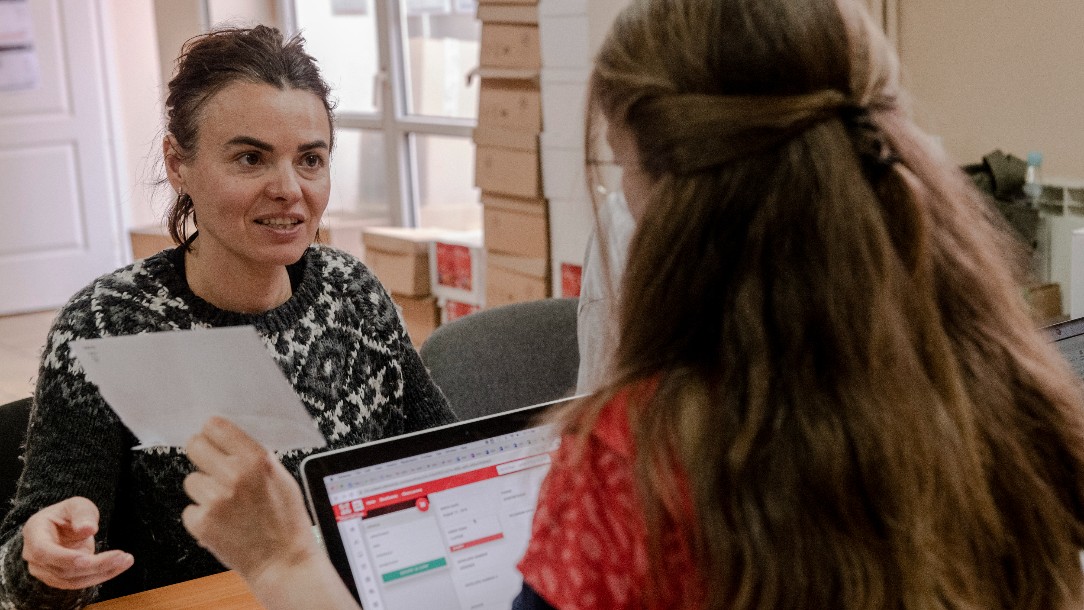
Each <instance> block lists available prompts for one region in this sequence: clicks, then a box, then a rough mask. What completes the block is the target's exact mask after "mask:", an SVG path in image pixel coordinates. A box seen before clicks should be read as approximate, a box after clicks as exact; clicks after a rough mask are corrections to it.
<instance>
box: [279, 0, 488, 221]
mask: <svg viewBox="0 0 1084 610" xmlns="http://www.w3.org/2000/svg"><path fill="white" fill-rule="evenodd" d="M280 2H281V4H280V6H282V8H283V14H284V16H285V19H284V21H285V22H286V23H287V27H288V28H291V29H292V31H295V32H296V31H300V32H301V33H302V35H304V37H305V40H306V48H307V49H308V50H309V52H310V53H311V54H312V55H313V56H314V57H315V58H316V60H317V61H318V62H319V63H320V67H321V70H322V71H323V74H324V77H325V79H327V81H328V83H329V84H331V86H332V89H333V95H334V97H335V98H336V99H337V101H338V107H337V109H336V121H337V122H336V128H337V129H336V145H335V152H334V158H333V162H332V180H333V183H332V193H331V202H330V204H329V206H328V212H329V213H331V214H340V215H347V216H351V217H355V218H361V219H364V220H366V221H372V222H373V223H374V224H391V225H402V226H442V227H448V228H454V229H474V228H477V227H478V226H479V225H480V223H481V220H480V219H481V207H480V205H479V203H478V201H479V194H478V192H477V189H475V188H474V147H473V144H472V142H471V133H472V131H473V128H474V125H475V123H476V119H477V112H478V110H477V109H478V84H477V79H474V80H473V82H468V76H469V74H470V73H471V71H472V70H474V68H475V67H476V66H477V65H478V47H479V38H480V31H481V28H480V25H479V24H478V22H477V20H476V19H475V12H476V10H477V6H476V3H475V0H280Z"/></svg>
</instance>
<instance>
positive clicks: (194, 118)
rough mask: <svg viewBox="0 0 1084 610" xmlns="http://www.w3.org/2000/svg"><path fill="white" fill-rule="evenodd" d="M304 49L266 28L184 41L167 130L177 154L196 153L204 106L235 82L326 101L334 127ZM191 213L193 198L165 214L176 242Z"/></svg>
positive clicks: (326, 92) (325, 89) (327, 97)
mask: <svg viewBox="0 0 1084 610" xmlns="http://www.w3.org/2000/svg"><path fill="white" fill-rule="evenodd" d="M304 44H305V39H304V38H302V37H301V36H300V35H297V36H294V37H293V38H290V39H289V40H284V39H283V36H282V33H281V32H279V31H278V30H277V29H275V28H272V27H268V26H265V25H258V26H256V27H254V28H251V29H242V28H228V29H220V30H215V31H212V32H209V33H207V34H203V35H201V36H197V37H195V38H192V39H190V40H188V41H187V42H185V43H184V46H183V47H182V48H181V55H180V57H178V58H177V70H176V73H175V74H174V76H173V79H172V80H170V81H169V96H168V97H167V98H166V131H167V132H168V133H169V134H170V135H172V136H173V138H174V139H175V140H176V142H177V145H178V146H179V147H180V150H178V151H177V153H178V154H183V155H184V156H185V157H191V156H192V155H195V154H196V152H197V150H196V145H197V143H198V142H199V126H200V120H201V119H202V111H203V108H204V106H205V105H206V104H207V101H208V100H210V99H211V98H212V97H213V96H214V95H215V94H216V93H218V92H219V91H221V90H222V89H224V88H225V87H227V86H228V85H230V84H232V83H235V82H237V81H246V82H251V83H266V84H268V85H271V86H273V87H277V88H279V89H286V88H291V89H300V90H303V91H308V92H310V93H312V94H313V95H315V96H316V97H318V98H319V99H320V101H321V102H323V104H324V109H325V110H326V111H327V120H328V124H329V126H330V125H332V123H333V120H334V115H333V110H334V103H333V102H332V101H331V88H330V87H329V86H328V84H327V83H326V82H325V81H324V79H323V77H322V76H321V75H320V69H319V67H318V66H317V65H316V60H315V59H313V58H312V56H310V55H309V54H308V53H306V52H305V48H304ZM331 134H332V135H331V137H332V142H330V143H329V144H330V145H334V137H335V135H334V134H335V130H334V128H333V127H332V130H331ZM192 212H193V208H192V199H191V198H190V197H188V196H187V195H178V196H177V199H176V200H175V201H174V203H173V204H172V205H171V206H170V209H169V210H168V212H167V213H166V223H167V225H168V227H169V233H170V235H171V236H172V237H173V240H174V241H175V242H177V243H184V241H185V240H186V239H187V229H186V222H187V220H188V218H189V217H190V216H191V215H192Z"/></svg>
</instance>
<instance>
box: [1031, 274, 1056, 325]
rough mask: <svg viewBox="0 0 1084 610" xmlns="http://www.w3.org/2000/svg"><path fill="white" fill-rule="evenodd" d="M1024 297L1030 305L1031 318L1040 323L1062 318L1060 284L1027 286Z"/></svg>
mask: <svg viewBox="0 0 1084 610" xmlns="http://www.w3.org/2000/svg"><path fill="white" fill-rule="evenodd" d="M1025 295H1026V298H1027V301H1028V303H1029V304H1030V305H1031V312H1032V316H1033V317H1034V318H1035V320H1036V321H1038V322H1040V323H1049V322H1054V321H1057V320H1058V319H1059V318H1062V317H1063V316H1064V314H1063V313H1062V309H1061V284H1058V283H1048V284H1037V285H1034V286H1029V287H1028V288H1027V289H1026V291H1025Z"/></svg>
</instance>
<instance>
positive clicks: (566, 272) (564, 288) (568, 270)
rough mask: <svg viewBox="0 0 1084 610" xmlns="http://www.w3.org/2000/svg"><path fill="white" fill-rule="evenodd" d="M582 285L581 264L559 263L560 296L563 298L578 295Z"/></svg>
mask: <svg viewBox="0 0 1084 610" xmlns="http://www.w3.org/2000/svg"><path fill="white" fill-rule="evenodd" d="M582 285H583V266H582V265H573V264H572V263H561V296H562V297H564V298H566V299H567V298H571V297H578V296H580V287H581V286H582Z"/></svg>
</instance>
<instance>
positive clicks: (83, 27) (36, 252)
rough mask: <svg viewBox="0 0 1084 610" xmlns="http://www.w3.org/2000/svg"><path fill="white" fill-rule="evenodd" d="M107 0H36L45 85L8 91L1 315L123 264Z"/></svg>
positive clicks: (1, 192) (1, 167)
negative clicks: (105, 37)
mask: <svg viewBox="0 0 1084 610" xmlns="http://www.w3.org/2000/svg"><path fill="white" fill-rule="evenodd" d="M100 4H101V0H32V1H31V2H30V9H31V15H32V18H33V31H34V41H33V42H34V50H35V52H36V53H37V56H38V64H39V66H40V77H39V80H38V86H37V87H35V88H33V89H29V90H24V91H0V184H2V185H4V187H3V188H2V189H0V214H2V215H3V218H4V219H5V220H4V222H3V223H0V314H7V313H16V312H21V311H33V310H37V309H47V308H52V307H57V306H59V305H61V304H63V303H64V302H65V301H66V300H67V299H68V297H70V296H71V295H72V293H74V292H75V291H76V290H78V289H79V288H81V287H82V286H84V285H85V284H87V283H88V282H90V281H91V280H92V279H94V278H95V277H97V276H98V275H101V274H102V273H106V272H108V271H111V270H112V269H114V268H116V267H117V265H118V264H119V263H120V262H121V253H122V252H123V249H122V247H121V244H120V238H119V235H120V223H119V220H118V219H119V203H118V199H117V195H116V193H117V189H116V184H117V181H116V174H115V164H114V163H113V150H112V148H111V144H110V142H111V141H112V136H111V134H110V129H111V124H110V115H109V100H108V97H107V94H106V92H107V90H108V89H107V86H106V70H105V66H104V61H105V58H104V53H103V49H104V45H103V41H102V28H101V10H100V9H101V7H100Z"/></svg>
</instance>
